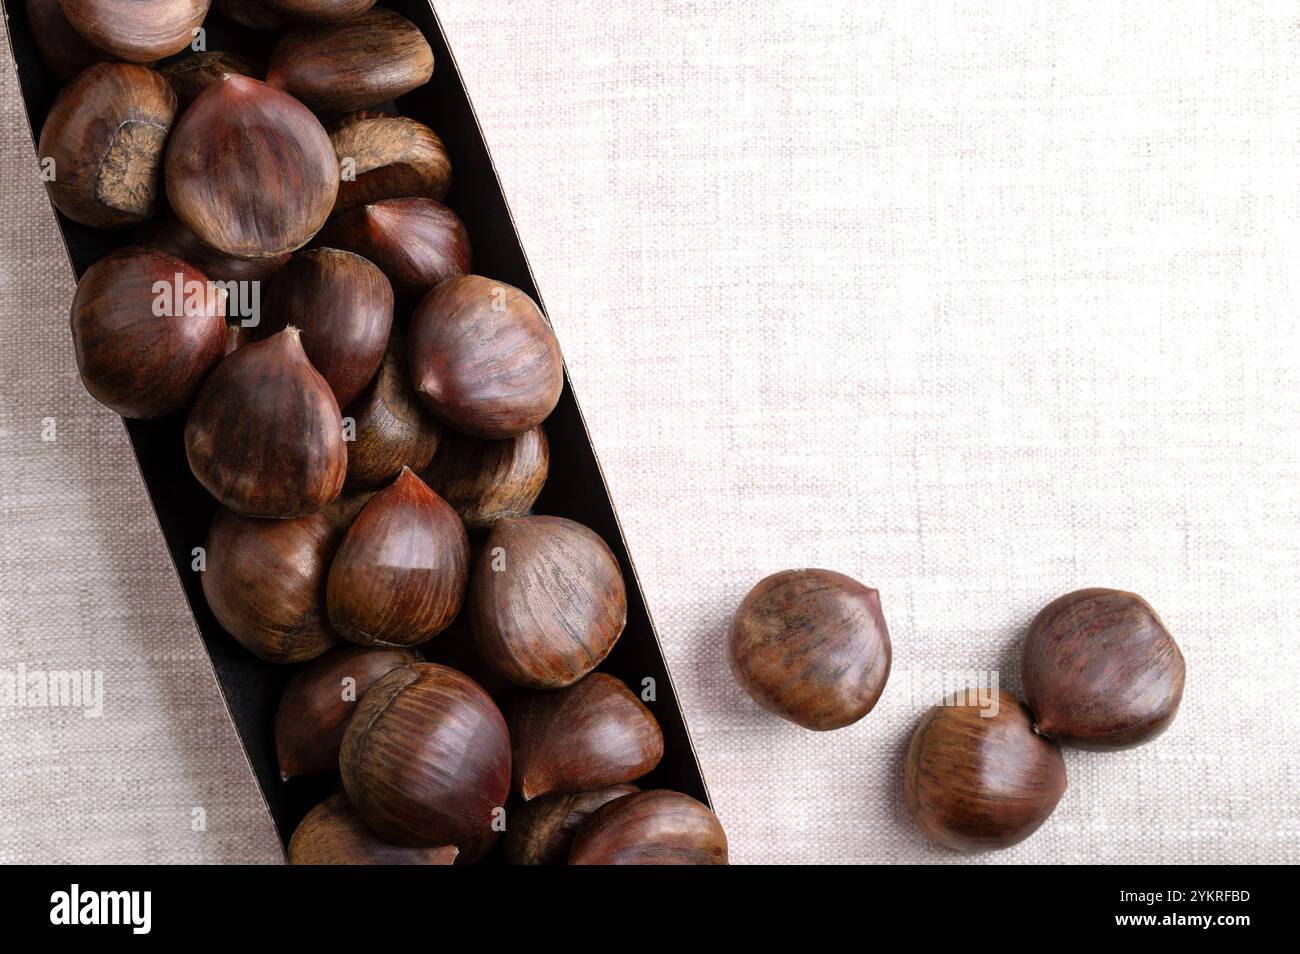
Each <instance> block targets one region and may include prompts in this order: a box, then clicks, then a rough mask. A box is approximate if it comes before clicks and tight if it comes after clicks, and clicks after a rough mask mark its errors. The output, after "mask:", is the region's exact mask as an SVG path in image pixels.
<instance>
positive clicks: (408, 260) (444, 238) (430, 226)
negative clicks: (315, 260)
mask: <svg viewBox="0 0 1300 954" xmlns="http://www.w3.org/2000/svg"><path fill="white" fill-rule="evenodd" d="M317 244H319V245H328V246H331V247H333V248H344V249H347V250H348V251H349V252H356V253H357V254H358V255H361V256H363V257H364V258H368V259H370V261H372V262H374V263H375V264H376V265H378V266H379V267H380V268H381V269H383V271H384V274H385V275H387V276H388V278H389V280H390V281H391V282H392V283H393V290H394V291H395V292H396V293H397V295H398V296H399V298H400V299H401V300H402V302H403V303H408V302H410V301H412V300H414V299H417V298H419V297H420V296H421V295H423V294H424V293H425V292H427V291H428V290H429V289H430V288H432V287H433V286H434V285H436V284H438V283H439V282H442V281H446V280H447V279H448V278H454V277H456V276H457V275H464V274H465V273H466V272H468V271H469V263H470V249H469V233H468V232H466V231H465V224H464V223H463V222H461V220H460V219H459V218H458V217H457V216H456V213H455V212H453V211H452V210H451V209H449V208H447V207H446V206H445V205H443V204H442V203H441V202H435V201H434V200H433V199H385V200H384V201H382V202H372V203H371V204H369V205H362V206H358V207H357V208H355V209H352V210H351V211H349V212H345V213H343V214H342V215H340V216H338V217H337V218H336V219H334V221H332V222H330V224H329V225H327V226H326V227H325V228H324V229H323V230H322V231H321V234H320V235H319V236H318V238H317Z"/></svg>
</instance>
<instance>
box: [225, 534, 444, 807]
mask: <svg viewBox="0 0 1300 954" xmlns="http://www.w3.org/2000/svg"><path fill="white" fill-rule="evenodd" d="M241 519H246V518H241ZM303 519H305V520H315V519H317V518H315V517H306V518H303ZM419 661H420V659H419V657H418V656H416V655H415V653H414V652H412V651H410V650H407V649H396V648H392V647H387V646H374V647H372V646H354V645H352V644H351V643H344V644H343V645H340V646H335V647H334V648H333V649H331V650H330V651H329V652H327V653H325V655H323V656H320V657H318V658H316V659H313V660H312V661H311V662H310V663H308V664H307V665H306V666H305V667H303V668H302V669H300V670H298V671H297V672H296V673H294V674H293V678H291V679H290V680H289V684H288V685H287V686H285V688H284V695H282V696H281V697H280V707H279V708H278V709H277V710H276V712H275V753H276V755H277V757H278V758H279V762H280V777H281V778H282V779H285V780H286V781H287V780H288V779H291V778H297V777H298V776H301V775H330V774H333V773H334V772H337V771H338V769H339V747H340V746H341V745H342V744H343V731H344V730H345V729H346V728H347V724H348V719H350V718H352V712H353V710H354V709H356V707H357V702H358V700H360V699H361V698H362V697H363V696H364V695H365V694H366V691H367V690H368V689H369V688H370V687H371V686H373V685H374V684H375V683H376V682H378V681H379V680H380V679H382V678H383V677H384V676H386V675H388V674H389V673H390V672H392V671H393V670H394V669H396V668H397V667H398V666H405V665H407V664H409V663H413V662H419Z"/></svg>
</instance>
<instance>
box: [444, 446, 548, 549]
mask: <svg viewBox="0 0 1300 954" xmlns="http://www.w3.org/2000/svg"><path fill="white" fill-rule="evenodd" d="M550 463H551V452H550V447H549V445H548V444H547V442H546V431H544V430H543V429H542V427H541V425H540V424H539V425H538V426H537V427H532V428H529V429H528V430H526V431H524V432H523V433H522V434H520V435H518V436H517V437H506V438H503V439H501V440H497V441H492V440H484V439H483V438H480V437H469V436H468V435H465V434H456V433H453V432H448V433H446V434H445V435H443V438H442V442H441V443H440V444H439V445H438V453H437V454H435V455H434V458H433V462H432V463H431V464H429V466H428V467H426V468H425V470H424V473H423V474H422V475H421V476H423V478H424V482H425V483H427V484H428V485H429V486H430V487H431V488H433V489H434V490H435V491H437V492H438V493H439V494H441V495H442V498H443V499H444V500H446V501H447V503H449V504H451V506H452V509H453V510H455V511H456V512H457V513H458V514H460V518H461V519H462V520H464V521H465V525H466V526H470V527H490V526H492V524H494V523H496V522H497V521H498V520H500V519H501V518H502V517H523V516H526V515H527V514H528V512H529V510H531V509H532V506H533V504H534V503H535V502H536V501H537V495H538V494H540V493H541V492H542V486H543V485H544V484H545V483H546V475H547V472H548V470H549V468H550Z"/></svg>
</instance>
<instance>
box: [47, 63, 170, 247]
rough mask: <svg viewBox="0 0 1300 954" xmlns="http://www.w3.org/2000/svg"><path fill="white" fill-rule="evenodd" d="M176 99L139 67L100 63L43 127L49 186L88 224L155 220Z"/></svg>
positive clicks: (72, 87) (60, 203)
mask: <svg viewBox="0 0 1300 954" xmlns="http://www.w3.org/2000/svg"><path fill="white" fill-rule="evenodd" d="M175 118H176V94H175V93H174V92H172V88H171V86H170V84H168V82H167V80H165V79H163V77H162V76H161V75H160V74H158V73H156V72H154V71H153V70H151V69H149V68H148V67H145V66H137V65H135V64H133V63H97V64H95V65H94V66H91V67H90V68H89V69H87V70H86V71H85V72H83V73H81V74H80V75H79V76H77V78H76V79H74V80H73V81H72V82H71V83H70V84H68V86H66V87H65V88H64V89H63V91H62V92H61V93H59V95H58V98H57V99H55V100H54V105H53V106H51V107H50V113H49V116H47V117H46V120H45V125H44V127H42V129H41V138H40V143H39V145H38V146H37V150H38V152H39V153H40V155H41V157H42V162H44V163H47V164H52V165H50V167H49V168H50V171H51V173H52V176H51V177H50V178H48V179H47V180H46V183H45V187H46V190H47V191H48V192H49V194H50V201H51V202H53V203H54V204H55V206H57V207H58V209H59V211H60V212H62V213H63V214H64V215H66V216H67V217H68V218H70V219H72V221H74V222H80V223H81V224H82V225H89V226H93V227H95V228H100V229H115V228H122V227H123V226H127V225H134V224H136V223H138V222H143V221H144V220H145V219H147V218H149V217H150V216H151V215H153V212H154V205H155V203H156V201H157V195H158V177H159V174H160V172H161V170H162V166H163V149H164V147H165V145H166V142H167V133H168V131H169V130H170V129H171V127H172V122H173V120H174V119H175Z"/></svg>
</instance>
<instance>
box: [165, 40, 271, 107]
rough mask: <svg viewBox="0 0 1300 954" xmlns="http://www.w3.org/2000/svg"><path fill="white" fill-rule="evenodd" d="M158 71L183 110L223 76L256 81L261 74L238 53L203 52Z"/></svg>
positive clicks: (256, 66)
mask: <svg viewBox="0 0 1300 954" xmlns="http://www.w3.org/2000/svg"><path fill="white" fill-rule="evenodd" d="M158 72H159V73H161V74H162V75H163V76H165V77H166V78H167V82H169V83H171V84H172V89H173V90H175V91H176V98H177V100H179V101H180V104H181V108H182V109H184V108H185V107H186V106H188V105H189V104H190V103H192V102H194V100H195V99H196V98H198V95H199V93H201V92H203V91H204V90H205V89H207V88H208V87H209V86H211V85H213V84H214V83H217V82H220V81H221V80H222V79H223V78H224V77H226V76H230V75H232V74H233V75H235V76H251V77H253V78H254V79H256V78H258V77H259V76H260V75H261V73H262V69H261V67H259V66H258V65H257V64H256V63H254V62H253V61H252V60H251V59H249V58H248V57H246V56H241V55H240V54H238V53H227V52H224V51H221V50H211V51H208V50H204V51H201V52H198V53H190V54H189V55H188V56H184V57H181V58H180V59H179V60H174V61H173V62H170V63H164V64H162V65H160V66H159V67H158Z"/></svg>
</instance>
